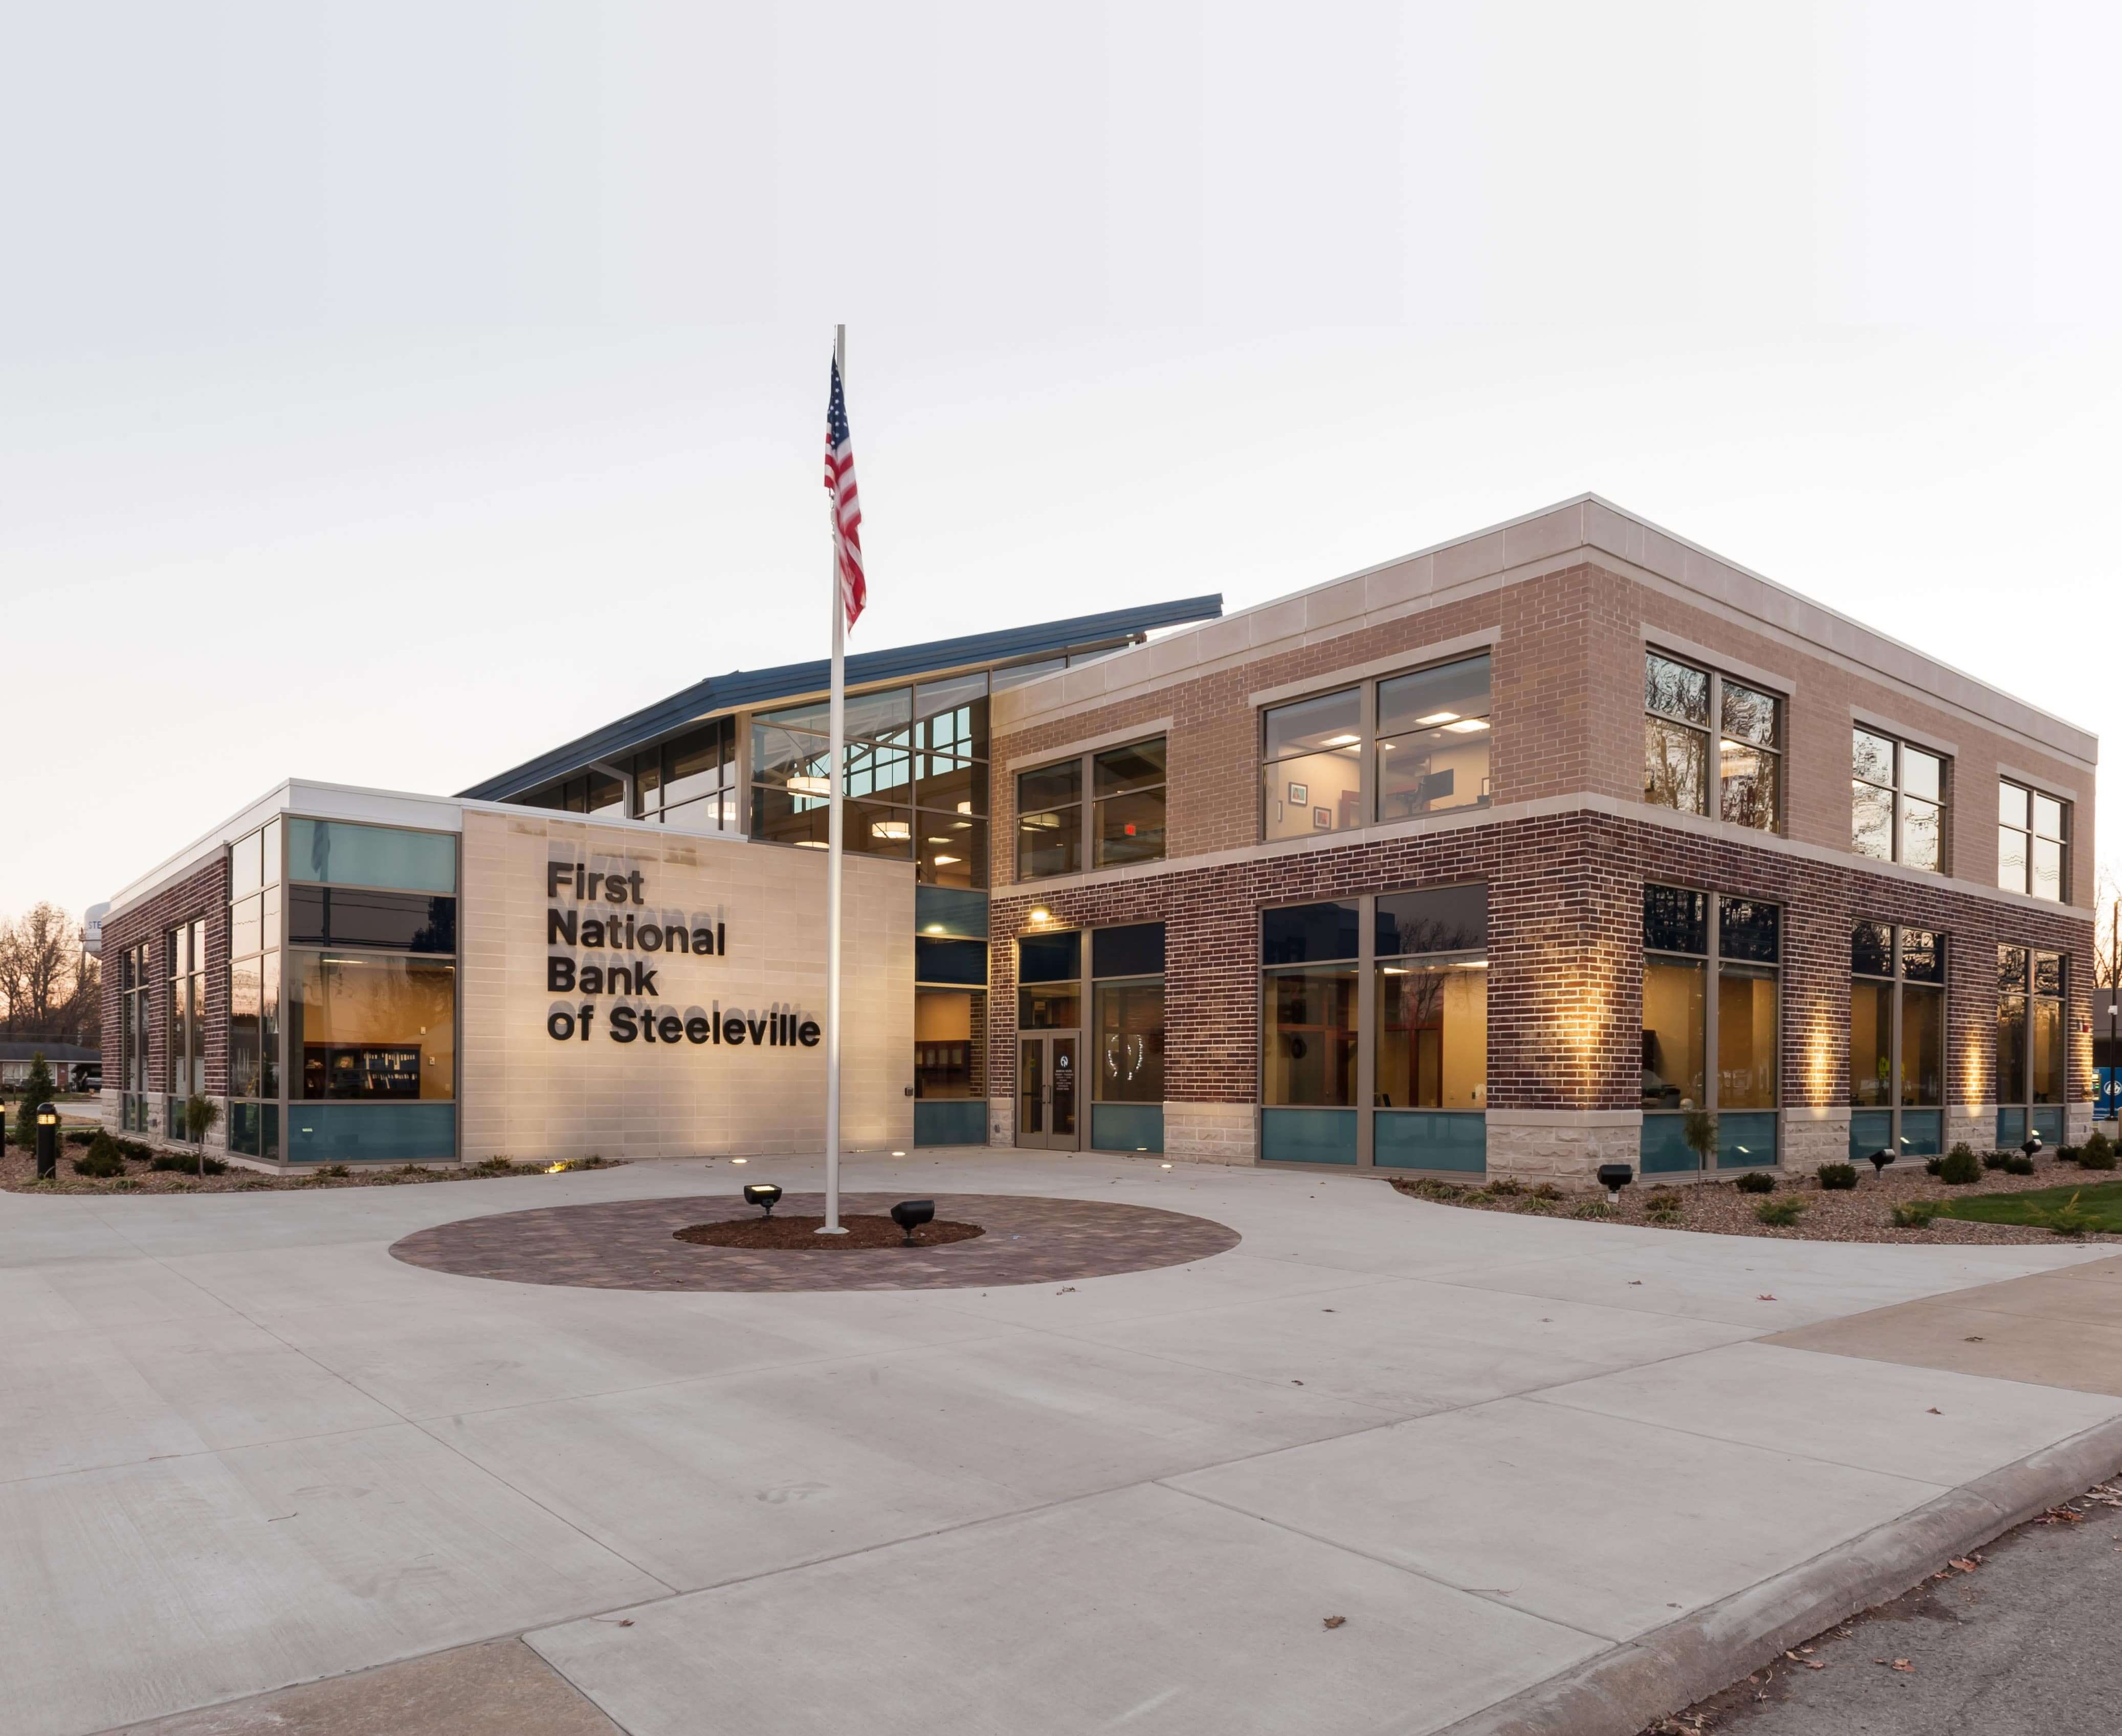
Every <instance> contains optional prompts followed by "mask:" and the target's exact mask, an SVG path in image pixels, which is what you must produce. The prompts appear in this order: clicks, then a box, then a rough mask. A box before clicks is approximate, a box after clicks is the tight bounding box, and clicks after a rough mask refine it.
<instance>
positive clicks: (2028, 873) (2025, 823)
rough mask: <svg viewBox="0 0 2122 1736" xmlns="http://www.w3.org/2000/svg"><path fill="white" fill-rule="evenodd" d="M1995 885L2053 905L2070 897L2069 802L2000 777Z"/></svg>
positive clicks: (2066, 900)
mask: <svg viewBox="0 0 2122 1736" xmlns="http://www.w3.org/2000/svg"><path fill="white" fill-rule="evenodd" d="M1997 884H1998V886H2000V887H2003V889H2004V890H2005V891H2007V892H2026V893H2030V894H2031V895H2032V896H2034V897H2036V898H2045V899H2046V900H2048V901H2050V903H2051V904H2065V903H2068V901H2069V899H2070V804H2069V803H2068V802H2061V801H2059V800H2057V799H2056V798H2054V796H2045V795H2042V794H2041V793H2040V792H2039V791H2038V790H2032V789H2029V788H2026V786H2025V785H2024V784H2014V783H2013V782H2012V780H2011V779H2009V778H2003V779H1998V784H1997Z"/></svg>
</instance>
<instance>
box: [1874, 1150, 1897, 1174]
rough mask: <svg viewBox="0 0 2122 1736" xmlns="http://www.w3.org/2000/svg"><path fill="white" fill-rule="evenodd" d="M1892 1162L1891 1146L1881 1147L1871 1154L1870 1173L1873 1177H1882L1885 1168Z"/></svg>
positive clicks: (1892, 1151) (1892, 1152)
mask: <svg viewBox="0 0 2122 1736" xmlns="http://www.w3.org/2000/svg"><path fill="white" fill-rule="evenodd" d="M1893 1161H1894V1148H1893V1147H1892V1146H1891V1145H1881V1147H1880V1148H1879V1149H1877V1151H1875V1152H1873V1153H1872V1174H1873V1175H1875V1176H1883V1175H1884V1174H1886V1166H1887V1165H1888V1164H1889V1163H1892V1162H1893Z"/></svg>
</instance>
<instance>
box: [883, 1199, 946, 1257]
mask: <svg viewBox="0 0 2122 1736" xmlns="http://www.w3.org/2000/svg"><path fill="white" fill-rule="evenodd" d="M935 1216H936V1202H935V1201H934V1200H900V1202H899V1204H898V1205H895V1206H893V1207H892V1209H891V1221H892V1222H893V1223H894V1224H897V1225H898V1226H899V1227H900V1228H901V1229H903V1230H904V1231H905V1232H906V1239H905V1241H904V1242H901V1243H900V1247H913V1246H914V1231H916V1230H917V1229H918V1228H921V1226H922V1225H923V1224H928V1223H932V1221H934V1219H935Z"/></svg>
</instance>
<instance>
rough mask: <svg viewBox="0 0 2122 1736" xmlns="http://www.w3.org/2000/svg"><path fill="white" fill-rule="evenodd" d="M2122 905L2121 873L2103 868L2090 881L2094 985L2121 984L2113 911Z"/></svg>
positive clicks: (2108, 985)
mask: <svg viewBox="0 0 2122 1736" xmlns="http://www.w3.org/2000/svg"><path fill="white" fill-rule="evenodd" d="M2118 907H2122V874H2118V873H2116V871H2115V869H2114V868H2102V869H2101V871H2100V872H2099V873H2098V874H2096V876H2095V877H2094V878H2093V882H2092V980H2093V982H2094V985H2096V987H2099V988H2102V989H2112V988H2115V987H2116V986H2117V985H2122V976H2118V975H2117V974H2116V973H2117V971H2122V958H2118V957H2116V949H2115V943H2116V941H2117V939H2118V938H2122V937H2118V935H2117V934H2116V927H2117V924H2116V911H2117V910H2118Z"/></svg>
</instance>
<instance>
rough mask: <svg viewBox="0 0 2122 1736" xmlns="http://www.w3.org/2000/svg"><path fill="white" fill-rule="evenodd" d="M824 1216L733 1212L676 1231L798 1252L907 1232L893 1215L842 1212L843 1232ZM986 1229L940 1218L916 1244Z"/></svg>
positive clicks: (834, 1250)
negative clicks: (833, 1230)
mask: <svg viewBox="0 0 2122 1736" xmlns="http://www.w3.org/2000/svg"><path fill="white" fill-rule="evenodd" d="M824 1224H825V1216H824V1214H822V1213H821V1214H819V1215H818V1216H816V1217H815V1218H790V1217H778V1218H730V1219H724V1220H722V1222H721V1223H719V1224H687V1225H686V1226H685V1228H683V1229H681V1230H678V1231H676V1232H675V1235H676V1237H677V1238H678V1240H679V1241H680V1242H697V1243H698V1244H699V1246H700V1247H770V1248H775V1249H778V1250H781V1251H783V1252H788V1253H797V1254H844V1253H846V1252H848V1251H849V1250H851V1249H853V1248H862V1247H905V1246H906V1232H905V1231H904V1230H903V1229H901V1228H900V1227H899V1226H898V1225H897V1224H895V1223H893V1222H892V1221H891V1219H889V1218H871V1217H861V1218H850V1217H848V1215H847V1214H845V1213H843V1214H841V1216H840V1228H842V1229H844V1230H845V1231H846V1232H847V1233H846V1234H845V1235H844V1236H821V1235H820V1234H819V1233H818V1232H819V1230H820V1228H822V1227H823V1225H824ZM980 1233H981V1230H980V1227H979V1224H953V1223H951V1222H950V1221H948V1220H947V1219H933V1220H932V1221H931V1222H929V1223H927V1224H922V1225H920V1226H919V1227H918V1228H916V1229H915V1231H914V1247H942V1245H943V1244H944V1243H945V1242H970V1241H971V1240H972V1239H973V1238H974V1237H975V1236H977V1235H979V1234H980Z"/></svg>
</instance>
